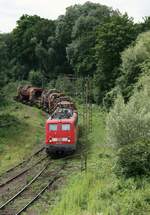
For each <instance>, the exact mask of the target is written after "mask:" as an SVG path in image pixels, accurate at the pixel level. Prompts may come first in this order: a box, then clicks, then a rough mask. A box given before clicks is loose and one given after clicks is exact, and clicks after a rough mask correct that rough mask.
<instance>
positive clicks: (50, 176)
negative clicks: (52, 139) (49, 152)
mask: <svg viewBox="0 0 150 215" xmlns="http://www.w3.org/2000/svg"><path fill="white" fill-rule="evenodd" d="M50 163H51V161H48V162H47V163H46V165H45V166H44V168H42V169H41V170H40V171H39V172H38V174H37V175H36V176H35V177H34V178H33V179H32V180H31V181H30V182H29V183H28V184H27V185H25V186H24V187H23V188H22V189H20V190H19V192H17V193H16V194H15V195H14V196H13V197H11V198H10V199H8V200H7V201H6V202H5V203H4V204H2V205H1V206H0V214H1V215H6V214H7V215H19V214H21V213H22V212H23V211H25V210H26V209H27V208H28V207H30V206H31V204H32V203H33V202H35V201H36V200H37V199H38V198H39V197H40V196H41V195H42V194H43V193H44V192H45V191H46V190H47V189H48V188H49V187H50V186H52V184H53V183H54V182H56V181H57V179H59V178H60V177H61V176H60V174H61V170H63V169H64V168H65V166H66V164H67V159H64V161H63V164H61V165H59V166H58V167H56V168H55V170H52V171H50V170H48V167H49V165H50ZM46 170H47V171H46ZM45 179H46V182H44V180H45ZM38 180H39V181H38ZM40 181H41V182H42V184H44V186H42V187H41V189H40V190H38V192H36V194H34V195H33V196H32V198H31V200H30V201H28V202H27V203H26V204H25V205H23V206H22V207H21V208H19V209H18V211H16V210H15V209H14V207H13V205H14V204H15V202H16V201H17V200H18V199H19V198H21V199H25V196H28V193H30V192H31V190H32V186H33V184H34V183H39V184H40ZM18 201H19V200H18ZM12 204H13V205H12ZM19 205H20V204H19Z"/></svg>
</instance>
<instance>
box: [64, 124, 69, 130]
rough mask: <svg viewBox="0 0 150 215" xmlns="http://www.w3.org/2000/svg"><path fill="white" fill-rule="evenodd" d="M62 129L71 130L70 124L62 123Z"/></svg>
mask: <svg viewBox="0 0 150 215" xmlns="http://www.w3.org/2000/svg"><path fill="white" fill-rule="evenodd" d="M62 131H70V124H62Z"/></svg>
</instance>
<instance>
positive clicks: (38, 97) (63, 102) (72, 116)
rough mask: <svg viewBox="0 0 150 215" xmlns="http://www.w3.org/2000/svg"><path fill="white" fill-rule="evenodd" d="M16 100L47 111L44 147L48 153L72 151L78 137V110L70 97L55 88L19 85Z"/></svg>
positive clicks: (74, 148)
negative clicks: (47, 88) (46, 88)
mask: <svg viewBox="0 0 150 215" xmlns="http://www.w3.org/2000/svg"><path fill="white" fill-rule="evenodd" d="M16 100H17V101H20V102H23V103H26V104H29V105H34V106H37V107H39V108H41V109H42V110H44V111H45V112H47V113H49V118H48V119H47V121H46V125H45V148H46V152H47V153H48V154H49V153H56V152H59V153H62V152H73V151H75V150H76V146H77V137H78V112H77V109H76V106H75V104H74V102H73V101H72V99H71V98H70V97H68V96H65V95H64V94H63V93H61V92H60V91H58V90H56V89H51V90H45V89H42V88H38V87H33V86H30V85H26V86H20V87H18V90H17V96H16Z"/></svg>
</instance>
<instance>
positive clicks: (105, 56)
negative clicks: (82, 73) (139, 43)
mask: <svg viewBox="0 0 150 215" xmlns="http://www.w3.org/2000/svg"><path fill="white" fill-rule="evenodd" d="M136 36H137V33H136V29H135V26H134V23H133V20H132V19H130V18H129V17H128V16H127V14H125V15H121V14H117V15H113V16H112V17H110V18H109V19H108V20H107V21H106V22H105V23H104V24H103V25H102V26H100V27H99V28H98V29H97V41H96V46H95V49H96V55H95V58H96V62H97V70H96V73H95V75H94V80H95V85H96V88H97V93H96V95H97V99H98V102H100V103H101V102H102V100H103V98H104V96H105V94H106V93H107V92H109V91H110V90H111V89H112V88H113V87H114V86H115V82H116V79H117V78H118V77H119V76H120V70H119V66H120V64H121V55H120V53H121V52H122V51H123V50H124V49H125V48H126V47H128V45H129V44H131V42H132V41H134V40H135V38H136Z"/></svg>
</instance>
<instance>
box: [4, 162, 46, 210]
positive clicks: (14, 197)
mask: <svg viewBox="0 0 150 215" xmlns="http://www.w3.org/2000/svg"><path fill="white" fill-rule="evenodd" d="M49 164H50V161H49V162H48V163H47V164H46V165H45V167H44V168H43V169H42V170H41V171H40V172H39V173H38V174H37V175H36V176H35V177H34V178H33V179H32V180H31V181H30V182H29V183H28V184H27V185H25V186H24V187H23V188H22V189H21V190H20V191H19V192H18V193H16V194H15V195H14V196H13V197H12V198H10V199H9V200H8V201H6V202H5V203H4V204H3V205H1V206H0V210H1V209H3V208H4V207H5V206H6V205H8V204H9V203H10V202H12V201H13V200H14V199H16V198H17V197H18V196H19V195H20V194H21V193H22V192H23V191H24V190H26V189H27V188H28V187H29V186H30V185H31V184H32V183H33V182H34V181H36V179H37V178H38V177H39V176H40V175H41V174H42V173H43V172H44V171H45V170H46V169H47V167H48V165H49Z"/></svg>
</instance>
